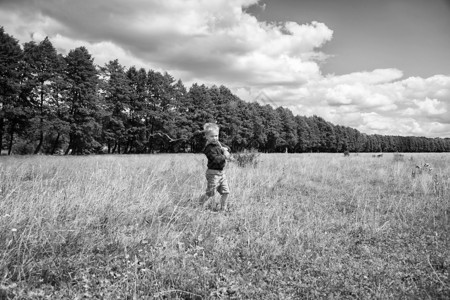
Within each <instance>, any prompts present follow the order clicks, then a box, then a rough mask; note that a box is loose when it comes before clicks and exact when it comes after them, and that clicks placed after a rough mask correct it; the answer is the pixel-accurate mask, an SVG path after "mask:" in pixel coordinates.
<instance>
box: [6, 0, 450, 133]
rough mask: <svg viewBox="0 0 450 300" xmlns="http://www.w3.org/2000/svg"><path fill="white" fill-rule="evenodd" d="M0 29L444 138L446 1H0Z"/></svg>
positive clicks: (303, 108)
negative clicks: (82, 47)
mask: <svg viewBox="0 0 450 300" xmlns="http://www.w3.org/2000/svg"><path fill="white" fill-rule="evenodd" d="M0 26H3V28H4V30H5V32H6V33H8V34H10V35H12V36H14V37H15V38H16V39H17V40H18V41H19V43H20V44H24V43H26V42H29V41H32V40H33V41H36V42H40V41H42V40H43V39H44V38H45V37H46V36H48V37H49V39H50V41H51V42H52V44H53V46H54V47H55V48H56V49H57V51H58V52H59V53H62V54H67V53H68V52H69V51H70V50H72V49H75V48H77V47H80V46H84V47H86V48H87V49H88V50H89V52H90V53H91V54H92V56H93V58H94V63H95V64H98V65H100V66H103V65H104V64H105V63H107V62H109V61H110V60H114V59H118V60H119V63H121V64H122V65H123V66H126V67H130V66H136V67H137V68H141V67H142V68H145V69H147V70H150V69H152V70H155V71H160V72H168V73H169V74H170V75H172V76H173V77H174V78H175V79H181V80H182V81H183V83H184V84H185V86H186V87H187V88H189V87H190V86H191V85H192V84H193V83H198V84H206V85H208V86H212V85H217V86H220V85H224V86H226V87H228V88H229V89H230V90H231V91H232V92H233V93H234V94H235V95H237V96H239V97H240V98H241V99H243V100H245V101H248V102H251V101H259V102H261V101H268V102H270V103H271V104H273V105H275V106H283V107H287V108H289V109H290V110H291V111H292V112H293V113H294V114H296V115H302V116H312V115H318V116H321V117H323V118H324V119H325V120H327V121H329V122H332V123H333V124H336V125H343V126H349V127H352V128H355V129H358V130H359V131H360V132H363V133H367V134H381V135H402V136H426V137H442V138H445V137H448V138H450V55H449V54H448V53H450V51H449V50H450V34H448V32H449V30H450V0H428V1H424V0H377V1H372V0H127V1H124V0H122V1H120V0H90V1H70V0H0Z"/></svg>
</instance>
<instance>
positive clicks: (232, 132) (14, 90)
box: [0, 27, 450, 155]
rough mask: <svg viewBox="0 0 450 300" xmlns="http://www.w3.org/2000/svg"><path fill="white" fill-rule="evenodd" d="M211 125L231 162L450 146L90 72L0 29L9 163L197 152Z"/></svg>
mask: <svg viewBox="0 0 450 300" xmlns="http://www.w3.org/2000/svg"><path fill="white" fill-rule="evenodd" d="M206 122H217V123H218V124H219V126H220V128H221V132H220V138H221V140H222V141H223V142H224V143H225V144H226V145H228V146H230V147H231V149H232V151H233V152H240V151H245V150H253V151H259V152H289V153H301V152H346V151H348V152H445V151H450V139H449V138H427V137H414V136H387V135H376V134H375V135H369V134H365V133H361V132H359V131H358V130H356V129H353V128H350V127H346V126H341V125H334V124H332V123H330V122H327V121H326V120H324V119H323V118H321V117H319V116H315V115H314V116H299V115H294V114H293V113H292V112H291V111H290V110H289V109H286V108H283V107H278V108H274V107H272V106H270V105H262V104H259V103H257V102H245V101H243V100H241V99H240V98H239V97H237V96H236V95H234V94H233V93H232V92H231V91H230V89H229V88H227V87H226V86H223V85H220V86H216V85H213V86H205V85H204V84H201V85H200V84H197V83H194V84H193V85H192V86H190V87H186V86H185V85H184V84H183V82H182V81H181V80H179V79H178V80H177V79H175V78H174V77H173V76H171V75H170V74H168V73H167V72H164V73H161V72H157V71H155V70H146V69H144V68H138V67H135V66H132V67H128V68H127V67H125V66H122V65H121V64H120V62H119V61H118V60H117V59H116V60H112V61H110V62H108V63H107V64H105V65H104V66H97V65H95V64H94V58H93V57H92V55H91V54H90V53H89V51H88V50H87V49H86V48H85V47H78V48H76V49H72V50H70V51H69V52H68V53H67V54H61V53H58V52H57V50H56V49H55V48H54V46H53V45H52V43H51V42H50V40H49V39H48V38H45V39H44V40H43V41H41V42H39V43H36V42H34V41H30V42H27V43H24V44H23V45H20V44H19V42H18V41H17V40H16V39H15V38H14V37H13V36H11V35H9V34H8V33H6V32H5V31H4V28H3V27H0V150H2V153H6V154H66V155H67V154H72V155H79V154H100V153H101V154H105V153H109V154H114V153H116V154H128V153H157V152H199V151H201V150H202V148H203V146H204V142H205V141H204V137H203V134H202V132H201V130H202V126H203V124H204V123H206Z"/></svg>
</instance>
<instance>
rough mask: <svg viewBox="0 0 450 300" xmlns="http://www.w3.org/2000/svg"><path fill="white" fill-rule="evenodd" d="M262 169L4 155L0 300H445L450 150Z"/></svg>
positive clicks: (284, 162) (269, 157) (306, 160)
mask: <svg viewBox="0 0 450 300" xmlns="http://www.w3.org/2000/svg"><path fill="white" fill-rule="evenodd" d="M257 160H258V163H257V165H255V166H247V167H240V166H238V165H237V164H235V163H230V164H229V165H228V167H227V170H226V172H227V176H228V180H229V184H230V187H231V189H232V194H231V195H230V198H229V199H230V205H231V208H230V211H227V212H216V211H213V210H208V209H202V208H201V207H199V205H198V197H199V196H200V195H201V194H202V193H203V191H204V189H205V185H206V182H205V178H204V172H205V170H206V157H205V156H204V155H202V154H177V155H175V154H173V155H169V154H167V155H166V154H158V155H123V156H121V155H115V156H112V155H111V156H109V155H104V156H78V157H77V156H70V157H65V156H64V157H58V156H11V157H6V156H2V157H0V299H89V298H94V299H449V298H450V277H449V276H450V275H449V274H450V216H449V215H450V154H449V153H431V154H404V155H403V156H401V155H398V154H397V155H396V154H392V153H385V154H384V155H383V157H379V158H378V157H372V154H358V155H356V154H354V153H351V154H350V157H344V155H343V154H261V155H259V156H258V157H257ZM426 163H428V164H429V167H428V168H423V169H418V168H416V165H417V166H420V167H422V166H423V165H424V164H426ZM217 200H218V197H217Z"/></svg>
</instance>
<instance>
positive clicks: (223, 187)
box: [217, 173, 230, 210]
mask: <svg viewBox="0 0 450 300" xmlns="http://www.w3.org/2000/svg"><path fill="white" fill-rule="evenodd" d="M217 190H218V192H219V193H220V194H221V195H222V196H221V197H220V210H227V209H228V203H227V199H228V195H229V193H230V188H229V186H228V180H227V177H226V175H225V173H224V174H223V175H222V178H221V179H220V182H219V187H218V189H217Z"/></svg>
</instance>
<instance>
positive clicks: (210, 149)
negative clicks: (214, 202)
mask: <svg viewBox="0 0 450 300" xmlns="http://www.w3.org/2000/svg"><path fill="white" fill-rule="evenodd" d="M203 131H204V132H205V136H206V146H205V148H204V149H203V153H205V155H206V157H207V158H208V170H206V181H207V187H206V193H205V194H204V195H203V196H201V198H200V204H201V205H203V206H206V202H207V200H209V199H210V198H211V197H213V196H214V194H215V191H216V190H217V191H218V192H219V194H220V195H221V198H220V210H227V198H228V194H229V193H230V189H229V187H228V181H227V178H226V176H225V172H224V171H223V169H224V167H225V164H226V160H227V159H229V158H230V152H229V151H230V150H229V149H228V148H227V147H223V146H222V144H221V143H220V142H219V126H217V124H215V123H206V124H205V125H204V126H203Z"/></svg>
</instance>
